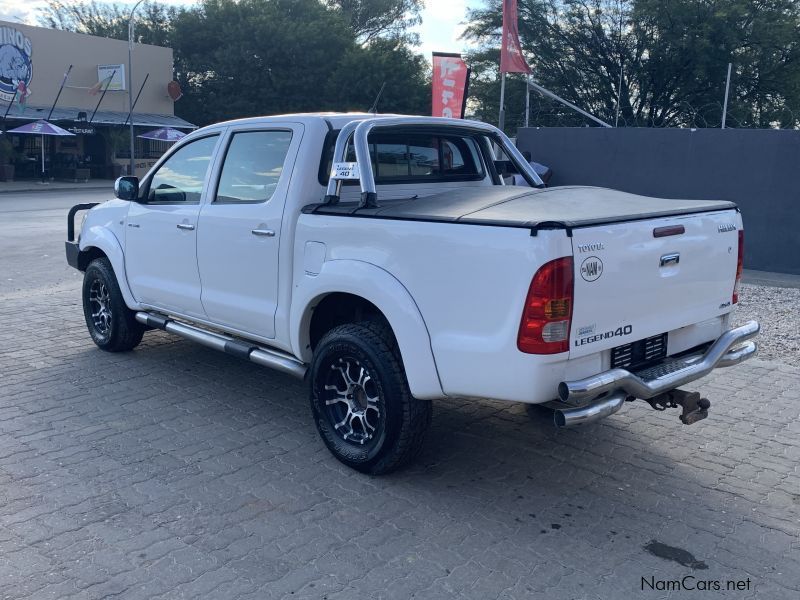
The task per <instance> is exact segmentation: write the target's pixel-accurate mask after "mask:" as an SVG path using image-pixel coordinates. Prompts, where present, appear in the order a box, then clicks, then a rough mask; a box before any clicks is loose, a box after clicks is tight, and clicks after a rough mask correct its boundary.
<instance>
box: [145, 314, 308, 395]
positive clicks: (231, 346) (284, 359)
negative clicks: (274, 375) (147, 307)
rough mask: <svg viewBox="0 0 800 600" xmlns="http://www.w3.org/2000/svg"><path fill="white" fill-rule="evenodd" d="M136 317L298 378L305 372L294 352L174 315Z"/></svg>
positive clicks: (303, 365)
mask: <svg viewBox="0 0 800 600" xmlns="http://www.w3.org/2000/svg"><path fill="white" fill-rule="evenodd" d="M136 320H137V321H139V323H143V324H144V325H147V326H148V327H153V328H155V329H163V330H164V331H168V332H169V333H174V334H175V335H179V336H181V337H182V338H186V339H187V340H191V341H193V342H197V343H198V344H202V345H203V346H208V347H209V348H213V349H214V350H221V351H223V352H227V353H228V354H232V355H233V356H238V357H239V358H245V359H247V360H250V361H251V362H254V363H256V364H259V365H262V366H265V367H270V368H271V369H275V370H276V371H281V372H283V373H288V374H289V375H294V376H295V377H297V378H299V379H302V378H303V377H304V376H305V374H306V370H307V367H306V365H305V364H303V363H302V362H300V361H299V360H297V359H296V358H295V357H294V356H292V355H291V354H288V353H286V352H281V351H280V350H276V349H274V348H265V347H263V346H259V345H257V344H253V343H251V342H248V341H246V340H241V339H236V338H233V337H231V336H228V335H225V334H223V333H217V332H215V331H208V330H206V329H200V328H199V327H196V326H194V325H189V324H187V323H183V322H181V321H175V320H174V319H170V318H169V317H165V316H163V315H159V314H155V313H148V312H137V313H136Z"/></svg>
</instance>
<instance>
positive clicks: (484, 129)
mask: <svg viewBox="0 0 800 600" xmlns="http://www.w3.org/2000/svg"><path fill="white" fill-rule="evenodd" d="M376 127H377V128H384V127H446V128H448V129H451V128H452V129H456V130H458V131H461V132H465V133H472V134H480V135H483V136H486V137H488V138H489V139H491V141H493V142H494V143H496V144H497V145H498V146H499V147H500V148H501V149H502V150H503V152H505V154H506V155H507V156H508V157H509V158H510V159H511V162H512V163H514V166H515V167H516V168H517V171H518V172H519V173H520V175H522V177H523V178H524V179H525V181H527V182H528V185H530V186H531V187H544V182H543V181H542V179H541V178H540V177H539V175H537V173H536V171H534V169H533V167H532V166H531V165H530V163H528V161H527V160H525V157H523V156H522V153H521V152H520V151H519V150H517V147H516V146H515V145H514V144H513V143H512V142H511V140H509V139H508V137H506V135H505V134H504V133H503V132H502V131H500V130H499V129H498V128H497V127H495V126H494V125H489V124H488V123H481V122H479V121H467V120H463V119H445V118H441V117H366V118H363V119H357V120H354V121H350V122H349V123H348V124H347V125H345V126H344V127H342V129H341V131H340V132H339V136H338V137H337V138H336V146H335V148H334V151H333V161H332V165H331V173H330V179H329V180H328V188H327V190H326V194H325V202H326V203H328V204H336V203H337V202H338V201H339V196H340V194H341V185H342V180H343V179H355V176H353V175H352V173H351V174H349V175H348V176H341V177H340V176H337V168H336V165H337V163H344V162H345V158H346V152H347V146H348V144H349V142H350V138H351V137H352V139H353V145H354V147H355V151H356V163H357V165H358V179H359V181H360V184H361V203H360V204H359V206H360V207H374V206H376V201H377V188H376V187H375V173H374V171H373V169H372V161H371V160H370V156H369V142H368V141H367V140H368V137H369V134H370V132H371V131H372V130H373V129H375V128H376Z"/></svg>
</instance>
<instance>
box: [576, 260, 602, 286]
mask: <svg viewBox="0 0 800 600" xmlns="http://www.w3.org/2000/svg"><path fill="white" fill-rule="evenodd" d="M602 274H603V261H602V260H600V259H599V258H597V257H596V256H589V257H587V258H585V259H584V260H583V262H582V263H581V277H583V279H584V280H585V281H596V280H597V279H600V275H602Z"/></svg>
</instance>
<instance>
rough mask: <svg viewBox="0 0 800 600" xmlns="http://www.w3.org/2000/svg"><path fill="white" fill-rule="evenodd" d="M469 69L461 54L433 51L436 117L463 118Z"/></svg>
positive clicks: (433, 112)
mask: <svg viewBox="0 0 800 600" xmlns="http://www.w3.org/2000/svg"><path fill="white" fill-rule="evenodd" d="M468 85H469V69H468V68H467V65H466V63H465V62H464V59H463V58H461V55H460V54H448V53H445V52H434V53H433V86H432V87H433V108H432V111H431V114H432V115H433V116H434V117H448V118H456V119H463V118H464V105H465V104H466V102H467V87H468Z"/></svg>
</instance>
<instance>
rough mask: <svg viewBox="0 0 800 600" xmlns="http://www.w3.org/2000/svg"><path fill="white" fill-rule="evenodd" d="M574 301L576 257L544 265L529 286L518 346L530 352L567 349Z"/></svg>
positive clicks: (555, 352)
mask: <svg viewBox="0 0 800 600" xmlns="http://www.w3.org/2000/svg"><path fill="white" fill-rule="evenodd" d="M572 300H573V281H572V257H571V256H565V257H563V258H557V259H556V260H551V261H550V262H549V263H546V264H544V265H543V266H542V267H541V268H540V269H539V270H538V271H536V275H534V276H533V280H532V281H531V285H530V287H529V288H528V297H527V298H526V299H525V307H524V308H523V310H522V321H521V322H520V325H519V334H518V335H517V348H519V349H520V351H521V352H525V353H527V354H557V353H559V352H567V351H568V350H569V330H570V323H571V321H572Z"/></svg>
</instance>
